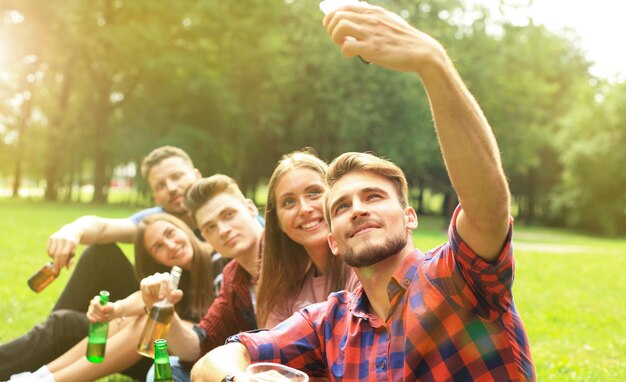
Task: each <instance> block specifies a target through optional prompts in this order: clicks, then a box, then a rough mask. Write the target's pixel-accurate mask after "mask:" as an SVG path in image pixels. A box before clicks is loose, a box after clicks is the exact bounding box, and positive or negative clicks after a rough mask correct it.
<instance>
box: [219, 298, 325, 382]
mask: <svg viewBox="0 0 626 382" xmlns="http://www.w3.org/2000/svg"><path fill="white" fill-rule="evenodd" d="M326 307H327V302H322V303H318V304H313V305H310V306H308V307H306V308H304V309H302V310H300V311H299V312H297V313H295V314H294V315H292V316H291V317H290V318H288V319H287V320H285V321H283V322H282V323H280V324H278V325H277V326H275V327H274V328H272V329H271V330H260V331H254V332H248V333H241V334H238V335H236V336H232V337H230V338H229V339H228V340H227V342H240V343H242V344H243V345H244V346H245V347H246V348H247V349H248V353H249V354H250V359H251V360H252V362H253V363H255V362H275V363H281V364H283V365H287V366H290V367H293V368H295V369H298V370H302V371H304V372H306V373H307V374H309V375H311V376H315V377H323V376H326V375H327V366H326V362H325V361H324V357H323V351H324V350H323V344H322V342H320V337H319V336H318V332H319V331H320V330H323V329H322V328H321V327H320V326H323V325H322V324H321V322H323V316H324V313H325V311H326Z"/></svg>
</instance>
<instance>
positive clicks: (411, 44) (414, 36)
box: [323, 2, 446, 73]
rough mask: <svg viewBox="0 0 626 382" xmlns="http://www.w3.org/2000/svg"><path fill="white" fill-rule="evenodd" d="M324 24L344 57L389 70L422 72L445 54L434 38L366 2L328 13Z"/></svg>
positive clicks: (442, 58)
mask: <svg viewBox="0 0 626 382" xmlns="http://www.w3.org/2000/svg"><path fill="white" fill-rule="evenodd" d="M323 24H324V27H326V30H327V31H328V34H329V35H330V36H331V37H332V39H333V41H335V43H336V44H337V45H339V46H341V52H342V53H343V55H344V56H346V57H354V56H361V57H362V58H363V59H364V60H366V61H368V62H371V63H374V64H377V65H380V66H382V67H385V68H388V69H392V70H398V71H402V72H418V73H420V72H422V71H423V70H426V69H428V66H429V64H431V63H434V62H436V61H439V60H444V59H445V57H446V56H445V51H444V49H443V47H442V46H441V44H439V42H437V41H436V40H435V39H433V38H432V37H430V36H428V35H427V34H425V33H423V32H421V31H419V30H417V29H415V28H413V27H412V26H410V25H409V24H408V23H407V22H406V21H405V20H404V19H403V18H402V17H400V16H398V15H397V14H395V13H392V12H389V11H387V10H385V9H383V8H381V7H376V6H373V5H370V4H367V3H365V2H360V3H359V4H358V5H346V6H343V7H341V8H339V9H337V10H335V11H333V12H331V13H329V14H328V15H326V17H324V22H323Z"/></svg>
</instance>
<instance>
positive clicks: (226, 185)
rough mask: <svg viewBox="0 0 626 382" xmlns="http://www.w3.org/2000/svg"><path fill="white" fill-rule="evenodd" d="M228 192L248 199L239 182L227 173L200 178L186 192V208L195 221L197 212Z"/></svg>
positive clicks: (242, 199)
mask: <svg viewBox="0 0 626 382" xmlns="http://www.w3.org/2000/svg"><path fill="white" fill-rule="evenodd" d="M222 193H227V194H230V195H232V196H234V197H236V198H237V199H241V201H242V202H244V201H245V200H246V197H245V196H244V195H243V192H241V190H240V189H239V186H238V185H237V182H235V180H234V179H233V178H231V177H229V176H227V175H222V174H215V175H212V176H210V177H208V178H202V179H198V180H196V181H195V182H193V184H192V185H191V186H190V187H189V189H187V192H186V193H185V208H186V209H187V211H189V213H190V214H191V217H192V219H193V220H194V221H195V220H196V218H195V216H196V212H197V211H198V210H199V209H200V208H202V206H204V205H205V204H207V203H208V202H209V201H210V200H211V199H213V198H215V197H216V196H217V195H219V194H222Z"/></svg>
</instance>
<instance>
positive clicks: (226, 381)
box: [222, 373, 235, 382]
mask: <svg viewBox="0 0 626 382" xmlns="http://www.w3.org/2000/svg"><path fill="white" fill-rule="evenodd" d="M222 382H235V375H234V374H233V373H228V374H226V376H225V377H224V378H222Z"/></svg>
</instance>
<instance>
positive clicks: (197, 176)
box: [193, 168, 202, 180]
mask: <svg viewBox="0 0 626 382" xmlns="http://www.w3.org/2000/svg"><path fill="white" fill-rule="evenodd" d="M193 175H194V176H195V177H196V180H198V179H201V178H202V173H200V170H198V169H197V168H194V169H193Z"/></svg>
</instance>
